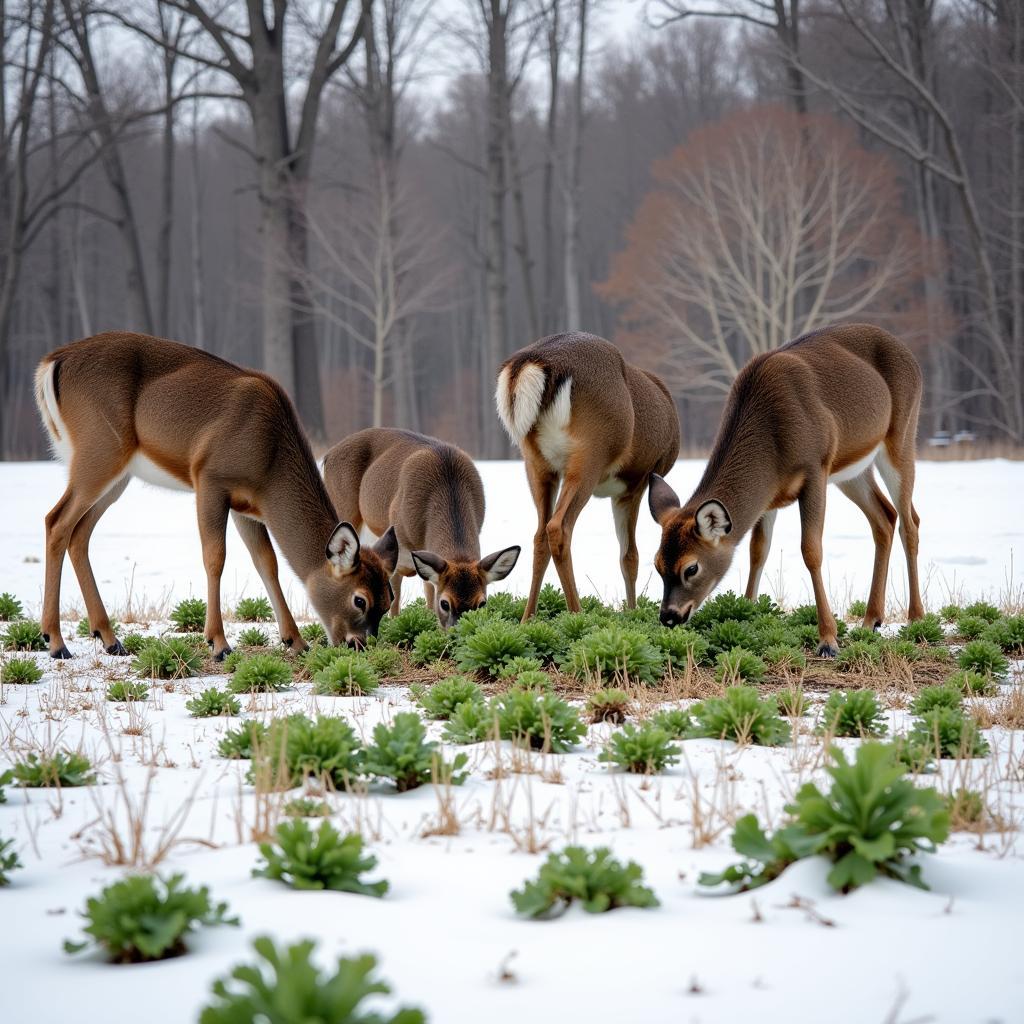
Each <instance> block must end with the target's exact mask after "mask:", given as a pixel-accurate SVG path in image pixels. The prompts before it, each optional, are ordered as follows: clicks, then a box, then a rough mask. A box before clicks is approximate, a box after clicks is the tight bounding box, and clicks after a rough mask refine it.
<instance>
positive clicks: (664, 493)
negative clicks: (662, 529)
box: [647, 473, 679, 523]
mask: <svg viewBox="0 0 1024 1024" xmlns="http://www.w3.org/2000/svg"><path fill="white" fill-rule="evenodd" d="M647 506H648V508H650V510H651V515H652V516H653V517H654V521H655V522H656V523H664V521H665V519H666V518H667V517H668V516H669V515H671V514H672V513H673V512H675V511H676V510H677V509H678V508H679V495H678V494H676V492H675V491H673V490H672V488H671V487H669V485H668V484H667V483H665V478H664V477H660V476H658V474H657V473H652V474H651V482H650V486H649V487H648V489H647Z"/></svg>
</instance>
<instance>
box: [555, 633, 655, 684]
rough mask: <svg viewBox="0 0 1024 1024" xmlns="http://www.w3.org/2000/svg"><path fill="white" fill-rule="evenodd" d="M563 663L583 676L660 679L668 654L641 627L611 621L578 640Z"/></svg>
mask: <svg viewBox="0 0 1024 1024" xmlns="http://www.w3.org/2000/svg"><path fill="white" fill-rule="evenodd" d="M563 667H564V668H565V670H566V671H567V672H569V673H571V674H572V675H574V676H576V677H577V678H580V679H589V678H591V677H592V676H599V677H600V678H602V679H607V680H614V679H619V678H622V679H631V680H633V681H635V682H641V683H647V684H653V683H657V682H658V680H659V679H660V678H661V676H662V673H663V672H664V671H665V655H664V653H663V652H662V651H661V650H660V649H659V648H658V647H655V646H654V644H652V643H651V641H650V639H648V637H647V635H646V634H645V633H643V632H641V631H640V630H636V629H626V628H625V627H623V626H621V625H619V624H618V623H609V624H608V625H607V626H602V627H601V628H599V629H595V630H594V631H593V632H592V633H588V634H587V635H586V636H584V637H583V638H582V639H580V640H577V641H576V642H575V643H574V644H573V645H572V646H571V647H570V648H569V650H568V652H567V654H566V657H565V662H564V665H563Z"/></svg>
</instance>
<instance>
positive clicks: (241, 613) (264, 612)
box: [235, 597, 322, 643]
mask: <svg viewBox="0 0 1024 1024" xmlns="http://www.w3.org/2000/svg"><path fill="white" fill-rule="evenodd" d="M235 618H236V619H238V620H239V621H240V622H273V620H274V609H273V608H271V607H270V602H269V601H268V600H267V599H266V598H265V597H243V598H242V600H241V601H239V602H238V605H237V607H236V608H235ZM321 628H322V627H321ZM306 642H307V643H308V642H309V641H308V640H307V641H306Z"/></svg>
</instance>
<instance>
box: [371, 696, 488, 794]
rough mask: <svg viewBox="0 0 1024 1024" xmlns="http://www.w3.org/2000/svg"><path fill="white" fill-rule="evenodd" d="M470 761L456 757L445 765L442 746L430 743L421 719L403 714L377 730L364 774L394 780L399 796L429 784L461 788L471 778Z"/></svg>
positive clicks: (412, 713)
mask: <svg viewBox="0 0 1024 1024" xmlns="http://www.w3.org/2000/svg"><path fill="white" fill-rule="evenodd" d="M468 760H469V759H468V758H467V757H466V755H465V754H456V755H455V760H454V761H452V762H447V761H445V760H444V758H443V757H442V756H441V752H440V750H439V748H438V744H437V743H435V742H433V741H428V740H427V732H426V729H425V728H424V727H423V721H422V719H421V718H420V716H419V715H417V714H416V713H415V712H413V711H403V712H400V713H399V714H397V715H395V717H394V720H393V721H392V723H391V725H390V726H389V725H386V724H385V723H383V722H381V723H378V724H377V725H376V726H374V729H373V743H372V744H371V745H370V746H368V747H367V748H366V760H365V764H364V770H365V772H366V774H367V775H371V776H375V777H377V778H382V779H390V780H391V781H392V782H394V784H395V788H396V789H397V790H398V792H399V793H404V792H406V791H407V790H410V789H415V788H416V787H417V786H422V785H423V784H424V783H426V782H437V783H440V784H442V785H456V786H458V785H461V784H462V783H463V782H465V780H466V778H467V775H468V773H467V772H463V771H462V769H463V768H464V767H465V766H466V764H467V762H468Z"/></svg>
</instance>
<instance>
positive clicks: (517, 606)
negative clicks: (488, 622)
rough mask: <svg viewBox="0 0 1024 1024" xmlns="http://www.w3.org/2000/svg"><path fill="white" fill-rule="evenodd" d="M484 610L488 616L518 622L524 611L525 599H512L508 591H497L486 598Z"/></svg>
mask: <svg viewBox="0 0 1024 1024" xmlns="http://www.w3.org/2000/svg"><path fill="white" fill-rule="evenodd" d="M486 608H487V612H488V614H489V615H492V616H494V617H501V618H503V619H509V620H510V621H512V622H518V621H519V620H520V619H521V618H522V617H523V612H525V611H526V598H525V597H513V596H512V595H511V594H510V593H508V591H505V590H499V591H498V592H497V593H494V594H491V595H490V596H489V597H488V598H487V602H486Z"/></svg>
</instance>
